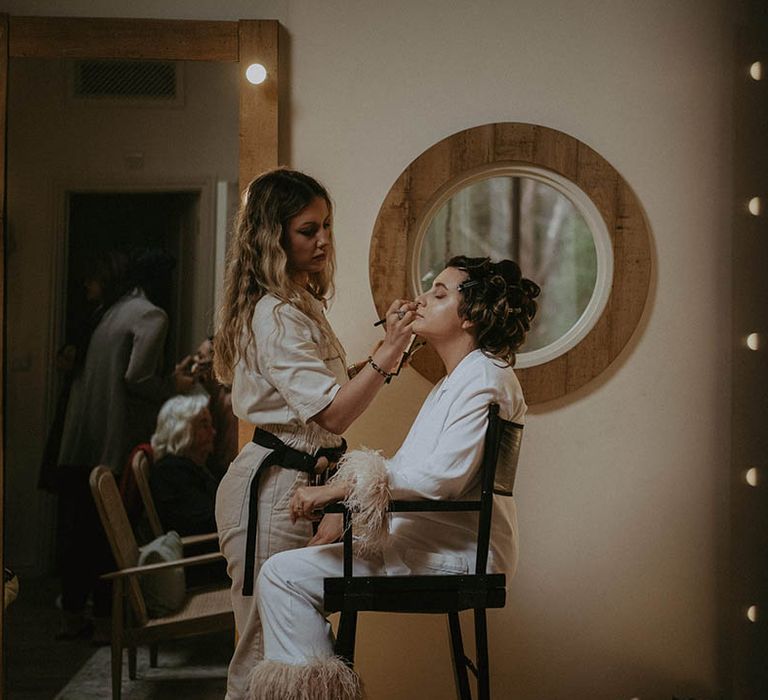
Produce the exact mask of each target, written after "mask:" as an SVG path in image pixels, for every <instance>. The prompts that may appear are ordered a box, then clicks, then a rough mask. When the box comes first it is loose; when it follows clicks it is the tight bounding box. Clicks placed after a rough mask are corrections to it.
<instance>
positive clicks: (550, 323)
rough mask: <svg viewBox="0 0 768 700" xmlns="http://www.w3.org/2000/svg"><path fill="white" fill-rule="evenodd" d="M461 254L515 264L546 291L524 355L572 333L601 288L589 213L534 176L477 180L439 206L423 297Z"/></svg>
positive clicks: (425, 257)
mask: <svg viewBox="0 0 768 700" xmlns="http://www.w3.org/2000/svg"><path fill="white" fill-rule="evenodd" d="M459 254H464V255H469V256H473V257H474V256H489V257H491V258H493V259H494V260H498V259H503V258H511V259H512V260H516V261H518V262H519V264H520V267H521V269H522V270H523V271H524V273H525V275H526V276H528V277H530V278H532V279H535V280H537V282H538V283H539V284H540V285H541V288H542V290H543V291H542V294H541V297H540V299H539V300H538V301H539V314H538V317H537V321H536V324H535V325H534V327H533V328H532V329H531V332H530V333H529V334H528V338H527V339H526V342H525V344H524V345H523V353H522V354H524V353H526V352H531V351H534V350H539V349H541V348H545V347H547V346H549V345H551V344H552V343H555V342H556V341H558V340H559V339H560V338H562V337H563V336H564V335H565V334H566V333H568V331H570V330H571V329H572V328H573V327H574V325H575V324H576V323H577V322H578V321H579V319H580V318H581V317H582V315H583V314H584V312H585V310H586V309H587V307H588V305H589V303H590V300H591V299H592V296H593V293H594V291H595V286H596V283H597V275H598V255H597V249H596V246H595V239H594V236H593V234H592V231H591V230H590V227H589V225H588V223H587V221H586V220H585V218H584V216H583V214H582V213H581V211H580V210H579V208H578V207H577V206H576V205H575V204H574V203H573V202H572V201H571V199H569V197H567V196H566V195H565V194H564V193H563V192H561V191H560V190H558V189H556V188H555V187H553V186H552V185H550V184H548V183H546V182H544V181H542V180H539V179H536V178H533V177H520V176H496V177H488V178H485V179H481V180H475V181H473V182H470V183H469V184H468V185H466V186H464V187H462V188H461V189H460V190H458V191H457V192H455V193H454V194H452V195H451V196H450V197H449V198H448V199H447V200H446V201H445V202H443V203H442V205H440V206H439V208H438V209H437V210H436V212H435V213H434V215H433V217H432V219H431V220H430V221H429V224H428V226H427V227H426V231H425V233H424V235H423V238H422V242H421V248H420V254H419V260H418V265H419V268H418V284H420V285H421V290H425V289H429V288H430V286H431V284H432V280H433V279H434V277H435V276H436V275H437V274H439V273H440V271H441V270H442V269H443V266H444V264H445V261H446V260H448V259H450V258H451V257H452V256H454V255H459Z"/></svg>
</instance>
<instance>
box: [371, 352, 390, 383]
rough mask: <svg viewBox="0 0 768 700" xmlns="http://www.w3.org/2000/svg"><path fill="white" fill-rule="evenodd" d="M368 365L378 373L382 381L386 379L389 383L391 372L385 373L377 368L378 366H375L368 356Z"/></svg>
mask: <svg viewBox="0 0 768 700" xmlns="http://www.w3.org/2000/svg"><path fill="white" fill-rule="evenodd" d="M368 364H369V365H370V366H371V367H373V369H375V370H376V371H377V372H378V373H379V374H380V375H381V376H382V377H384V379H386V380H387V381H389V380H390V379H392V372H385V371H384V370H383V369H382V368H381V367H379V366H378V365H377V364H376V363H375V362H374V361H373V357H371V356H370V355H368Z"/></svg>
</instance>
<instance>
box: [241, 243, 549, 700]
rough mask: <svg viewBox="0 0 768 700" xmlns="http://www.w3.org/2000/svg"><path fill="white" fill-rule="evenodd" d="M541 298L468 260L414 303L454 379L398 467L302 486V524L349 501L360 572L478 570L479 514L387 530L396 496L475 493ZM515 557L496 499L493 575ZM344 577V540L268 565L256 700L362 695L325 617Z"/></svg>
mask: <svg viewBox="0 0 768 700" xmlns="http://www.w3.org/2000/svg"><path fill="white" fill-rule="evenodd" d="M538 295H539V288H538V286H537V285H536V284H534V283H533V282H531V281H530V280H527V279H524V278H522V276H521V274H520V268H519V267H518V266H517V264H516V263H514V262H512V261H510V260H504V261H501V262H499V263H491V262H490V261H489V260H488V259H487V258H467V257H464V256H460V257H456V258H453V259H451V260H450V261H449V262H448V266H447V267H446V269H445V270H443V271H442V272H441V273H440V274H439V275H438V276H437V277H436V278H435V281H434V283H433V285H432V289H431V290H430V291H429V292H427V293H425V294H422V295H421V296H420V297H419V298H418V299H417V300H416V302H417V304H418V308H417V311H416V319H415V320H414V322H413V325H412V330H413V332H414V333H416V334H418V335H419V336H421V337H423V338H425V339H426V340H427V341H429V342H430V343H431V344H432V346H433V347H434V348H435V350H436V351H437V353H438V354H439V355H440V357H441V359H442V360H443V363H444V364H445V369H446V373H447V374H446V377H445V378H443V379H442V380H441V381H439V382H438V383H437V384H436V385H435V387H434V389H433V390H432V392H431V393H430V394H429V396H428V397H427V399H426V401H425V402H424V405H423V406H422V408H421V410H420V411H419V414H418V416H417V417H416V420H415V421H414V424H413V426H412V427H411V430H410V431H409V433H408V436H407V437H406V439H405V441H404V442H403V444H402V446H401V447H400V449H399V450H398V452H397V454H396V455H395V456H394V457H393V458H392V459H389V460H385V459H383V458H382V457H381V456H380V455H379V454H378V453H375V452H369V451H356V452H351V453H349V454H348V455H347V457H346V458H344V459H343V460H342V462H341V463H340V469H339V471H338V473H337V474H336V476H335V477H334V478H333V479H332V480H331V482H329V484H328V485H326V486H319V487H304V488H300V489H298V490H297V492H296V493H295V495H294V497H293V498H292V501H291V509H292V512H293V516H294V517H296V518H312V517H314V516H313V513H314V512H315V511H316V510H317V509H319V508H321V507H323V506H324V505H325V504H327V503H329V502H331V501H336V500H340V499H345V500H346V502H347V503H348V504H349V505H351V506H352V507H353V509H354V510H356V511H357V515H356V516H355V522H356V535H357V536H358V537H357V551H356V559H355V564H354V566H355V573H356V574H357V575H362V576H377V575H397V574H409V573H414V574H424V573H429V574H436V573H438V574H439V573H445V574H459V573H469V572H470V571H472V570H473V569H474V566H475V561H474V560H475V550H476V546H477V514H473V513H398V514H396V515H392V517H391V521H390V523H389V528H388V529H389V532H388V533H387V517H386V508H387V504H388V502H389V499H390V498H394V499H408V500H417V499H425V498H426V499H462V498H476V497H478V495H479V490H480V483H479V467H480V463H481V459H482V451H483V442H484V437H485V431H486V426H487V416H488V405H489V404H491V403H498V404H499V407H500V415H501V417H502V418H504V419H506V420H511V421H515V422H518V423H520V422H522V419H523V416H524V415H525V411H526V405H525V401H524V399H523V394H522V390H521V388H520V384H519V382H518V381H517V378H516V377H515V374H514V372H513V370H512V366H513V364H514V361H515V351H516V350H517V349H518V348H519V347H520V346H521V345H522V343H523V341H524V340H525V336H526V333H527V332H528V330H529V328H530V322H531V320H532V319H533V317H534V315H535V313H536V302H535V301H534V299H535V298H536V297H537V296H538ZM361 522H362V528H359V527H358V525H359V524H360V523H361ZM340 530H341V528H340V527H339V534H341V533H340ZM516 559H517V523H516V517H515V510H514V502H513V501H512V499H510V498H505V499H497V502H496V503H494V509H493V520H492V534H491V545H490V557H489V562H488V568H489V569H490V570H491V571H498V572H505V573H507V574H508V575H510V576H511V575H512V574H513V573H514V570H515V566H516ZM341 570H342V545H341V544H326V545H321V546H317V547H308V548H306V549H297V550H291V551H287V552H281V553H279V554H275V555H274V556H272V557H271V558H270V559H268V560H267V562H266V563H265V564H264V566H263V567H262V569H261V572H260V574H259V577H258V593H259V597H258V603H259V611H260V614H261V616H262V622H263V626H264V649H265V660H264V661H262V662H260V663H259V664H257V666H256V667H255V668H254V671H253V674H252V677H251V686H250V693H251V695H250V697H252V698H255V699H259V698H264V699H267V698H277V697H301V698H311V699H312V700H331V699H333V700H339V699H340V698H341V699H345V700H346V699H352V698H358V697H359V695H360V685H359V679H358V678H357V676H356V674H355V673H354V671H353V670H352V669H350V668H349V667H348V666H346V665H345V664H344V662H343V661H342V660H340V659H339V658H337V657H334V656H333V639H332V634H331V628H330V625H329V624H328V622H327V621H326V619H325V617H324V611H323V579H325V578H327V577H332V576H340V575H341Z"/></svg>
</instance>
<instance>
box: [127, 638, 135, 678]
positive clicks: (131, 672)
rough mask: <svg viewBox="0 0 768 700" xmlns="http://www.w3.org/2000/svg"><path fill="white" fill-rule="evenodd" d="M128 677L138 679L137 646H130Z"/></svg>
mask: <svg viewBox="0 0 768 700" xmlns="http://www.w3.org/2000/svg"><path fill="white" fill-rule="evenodd" d="M128 678H130V679H131V680H132V681H135V680H136V647H135V646H134V647H128Z"/></svg>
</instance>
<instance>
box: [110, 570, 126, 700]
mask: <svg viewBox="0 0 768 700" xmlns="http://www.w3.org/2000/svg"><path fill="white" fill-rule="evenodd" d="M124 604H125V601H124V600H123V580H122V579H116V580H115V581H114V584H113V586H112V659H111V661H112V700H120V691H121V690H122V681H123V605H124Z"/></svg>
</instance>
